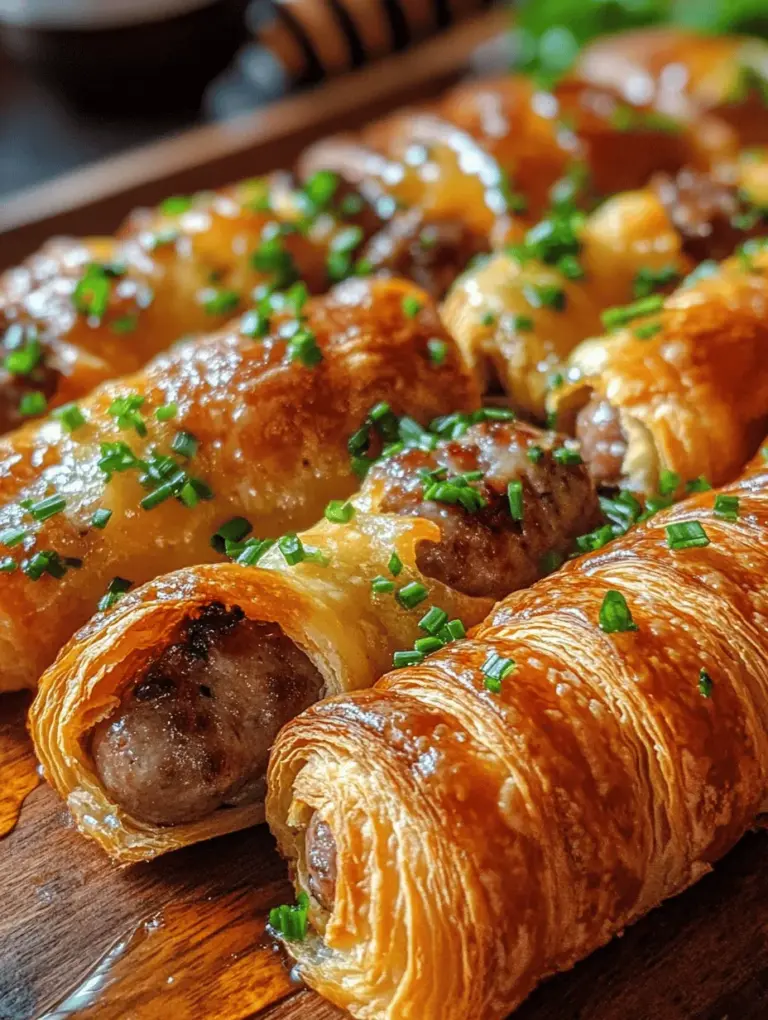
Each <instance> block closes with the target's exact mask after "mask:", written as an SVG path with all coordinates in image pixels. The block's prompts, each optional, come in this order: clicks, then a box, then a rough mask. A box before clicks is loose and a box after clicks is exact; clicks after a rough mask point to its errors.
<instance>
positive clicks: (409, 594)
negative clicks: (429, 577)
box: [395, 581, 429, 609]
mask: <svg viewBox="0 0 768 1020" xmlns="http://www.w3.org/2000/svg"><path fill="white" fill-rule="evenodd" d="M428 594H429V592H428V591H427V589H426V588H425V587H424V585H423V584H421V583H420V582H419V581H410V582H409V583H408V584H406V585H403V587H402V588H400V589H399V590H398V592H397V594H396V595H395V598H396V599H397V601H398V602H399V603H400V605H401V606H402V607H403V608H404V609H414V608H415V607H416V606H418V605H419V603H420V602H423V601H424V599H425V598H426V597H427V595H428Z"/></svg>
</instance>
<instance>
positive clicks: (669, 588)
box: [267, 465, 768, 1020]
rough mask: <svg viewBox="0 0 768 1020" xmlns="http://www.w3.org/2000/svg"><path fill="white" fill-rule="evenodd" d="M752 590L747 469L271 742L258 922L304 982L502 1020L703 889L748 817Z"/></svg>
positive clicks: (753, 690) (398, 1016) (372, 1006)
mask: <svg viewBox="0 0 768 1020" xmlns="http://www.w3.org/2000/svg"><path fill="white" fill-rule="evenodd" d="M767 577H768V471H767V470H766V469H765V465H762V466H761V468H759V469H758V470H756V471H754V472H753V473H751V474H750V475H748V476H745V477H744V478H742V479H741V480H740V481H739V482H738V483H736V484H734V485H732V486H731V487H730V488H728V489H725V490H722V491H720V492H706V493H702V494H700V495H698V496H696V497H693V498H691V499H689V500H687V501H684V502H682V503H678V504H677V505H676V506H674V507H672V508H670V509H668V510H663V511H661V512H660V513H658V514H657V515H656V516H654V517H652V518H651V519H650V520H649V521H648V522H647V523H645V524H642V525H640V526H639V527H637V528H635V529H634V530H633V531H631V532H630V533H629V534H628V535H626V536H625V537H624V538H621V539H618V540H617V541H616V542H615V543H614V544H613V545H612V546H611V547H609V548H608V549H607V550H604V551H602V552H600V553H595V554H592V555H589V556H587V557H585V558H583V559H581V560H578V561H574V562H573V563H571V564H569V565H568V566H566V567H565V568H564V569H563V570H562V571H560V572H558V573H557V574H554V575H553V576H552V577H551V578H547V579H546V580H543V581H541V582H540V583H539V584H537V585H534V586H533V587H532V588H530V589H528V590H526V591H523V592H519V593H517V594H515V595H511V596H510V597H508V598H507V599H505V600H504V601H503V602H501V603H500V604H499V605H498V606H497V607H496V608H495V609H494V610H493V612H492V613H491V614H490V616H489V617H488V618H487V619H486V620H485V621H484V623H482V624H481V625H480V626H479V627H478V628H477V629H476V630H475V631H474V632H473V633H472V634H471V635H470V639H469V640H466V641H459V642H456V643H455V644H451V645H448V646H447V647H445V648H444V649H442V650H440V651H438V652H436V653H435V654H434V655H432V656H430V657H429V658H427V659H426V660H425V661H424V662H423V663H421V664H419V665H416V666H414V667H411V668H407V669H403V670H400V671H397V672H394V673H391V674H390V675H388V676H387V677H385V678H384V679H383V680H382V681H381V682H380V683H378V684H377V685H376V686H375V687H374V688H373V689H372V690H370V691H361V692H357V693H356V694H352V695H345V696H341V697H337V698H333V699H331V700H329V701H326V702H323V703H320V704H319V705H317V706H315V707H313V708H310V709H309V710H308V711H307V712H305V713H304V714H303V715H301V716H299V717H298V718H297V719H295V720H294V721H293V722H291V723H289V724H288V726H287V727H286V728H285V729H284V730H283V731H282V733H281V735H280V736H279V737H278V739H277V741H276V743H275V746H274V748H273V752H272V757H271V763H270V767H269V773H268V789H269V792H268V797H267V819H268V821H269V823H270V825H271V827H272V830H273V832H274V834H275V836H276V837H277V840H278V845H279V848H280V850H281V851H282V853H283V854H284V855H285V856H286V857H287V858H288V860H289V862H290V865H291V867H292V870H293V873H294V875H295V881H296V886H297V889H298V890H299V892H300V897H299V904H298V906H296V907H294V908H289V907H284V908H281V909H280V910H276V911H275V912H274V913H273V915H272V921H273V924H274V925H275V926H276V927H277V928H278V929H279V930H281V931H282V932H283V933H284V934H286V935H287V936H288V938H289V943H288V944H289V948H290V950H291V952H292V953H293V955H294V956H295V957H296V959H297V960H298V963H299V970H300V974H301V977H302V978H303V980H304V981H306V982H307V983H308V984H309V985H310V986H311V987H313V988H315V989H316V990H317V991H319V992H321V993H322V994H323V995H325V996H326V997H328V998H329V999H331V1000H332V1001H333V1002H334V1003H336V1004H338V1005H340V1006H342V1007H344V1008H346V1009H348V1010H349V1011H350V1012H351V1013H352V1015H353V1016H356V1017H361V1018H366V1020H374V1018H375V1020H481V1018H482V1020H501V1018H502V1017H505V1016H507V1015H508V1014H509V1013H510V1012H511V1011H512V1010H513V1009H514V1008H515V1007H516V1006H517V1005H518V1004H519V1003H520V1002H521V1001H522V1000H523V999H524V998H525V996H526V995H528V994H529V992H530V991H531V990H532V989H533V988H534V986H535V985H536V984H537V983H538V982H539V981H541V980H542V979H543V978H544V977H546V976H547V975H549V974H553V973H554V972H556V971H561V970H565V969H567V968H569V967H571V966H572V965H573V964H574V963H576V961H577V960H579V959H581V958H582V957H584V956H586V955H587V954H588V953H591V952H592V951H593V950H595V949H596V948H597V947H598V946H600V945H602V944H603V943H605V942H607V941H608V940H609V939H610V938H611V937H612V936H614V935H616V934H618V933H620V932H621V931H622V929H624V928H625V927H626V926H627V925H628V924H631V923H632V922H633V921H635V920H636V919H638V918H639V917H641V916H642V915H643V914H645V913H647V912H648V911H649V910H650V909H651V908H653V907H655V906H656V905H657V904H658V903H660V902H661V901H662V900H663V899H665V898H666V897H668V896H671V895H674V894H675V893H679V892H681V891H682V890H683V889H685V888H686V887H687V886H688V885H690V884H692V883H693V882H695V881H696V880H697V879H698V878H700V877H701V876H702V875H704V874H706V873H707V872H708V871H709V870H710V869H711V867H712V865H713V863H714V862H715V861H716V860H717V859H718V858H720V857H721V856H722V855H723V854H724V853H726V852H727V851H728V850H729V849H730V847H732V846H733V844H734V843H735V842H736V841H737V840H738V839H739V838H740V837H741V836H742V835H743V834H744V832H745V831H746V830H747V829H748V828H749V827H750V826H751V825H752V824H753V822H754V821H755V819H756V817H757V815H758V813H759V812H760V811H761V810H762V809H763V808H764V805H765V801H766V797H767V796H768V645H767V644H766V628H765V621H766V617H767V616H768V583H767V582H766V578H767Z"/></svg>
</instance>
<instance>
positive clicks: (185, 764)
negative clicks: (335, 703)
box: [91, 604, 322, 825]
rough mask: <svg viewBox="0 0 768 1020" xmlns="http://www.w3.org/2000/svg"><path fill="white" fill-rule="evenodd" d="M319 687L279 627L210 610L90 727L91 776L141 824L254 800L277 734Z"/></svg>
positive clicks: (317, 677) (314, 696)
mask: <svg viewBox="0 0 768 1020" xmlns="http://www.w3.org/2000/svg"><path fill="white" fill-rule="evenodd" d="M321 686H322V681H321V678H320V675H319V673H318V672H317V670H316V669H315V668H314V666H313V665H312V664H311V663H310V661H309V659H308V658H307V657H306V656H305V655H304V654H303V653H302V652H300V651H299V650H298V648H296V646H295V645H294V644H293V643H292V642H291V641H289V640H288V639H287V638H286V637H285V635H284V634H282V632H281V631H280V630H279V628H278V627H276V626H274V625H273V624H266V623H261V622H254V621H249V620H245V619H244V615H243V613H242V611H240V610H237V609H235V610H225V609H224V607H223V606H222V605H220V604H219V605H217V604H213V605H210V606H208V607H207V608H206V609H205V610H204V611H203V613H202V614H201V615H200V616H199V617H197V618H196V619H193V620H189V621H188V623H187V625H186V628H185V632H184V633H183V634H181V635H180V639H179V641H178V642H177V643H175V644H172V645H170V646H169V647H167V648H166V649H165V650H164V651H163V653H162V654H161V655H160V656H159V658H158V659H157V660H156V661H155V662H154V663H152V664H151V665H150V666H149V667H148V669H147V670H146V671H145V672H144V674H143V676H141V678H139V680H138V682H137V683H136V685H135V686H134V687H133V688H132V689H131V690H130V691H129V692H128V694H127V695H126V696H125V697H124V699H123V702H122V704H121V705H120V706H119V708H118V709H117V710H116V712H115V713H114V715H113V716H111V717H110V718H109V719H106V720H105V721H104V722H102V723H100V724H99V726H98V727H97V728H96V729H95V730H94V733H93V738H92V743H91V751H92V754H93V759H94V762H95V764H96V770H97V772H98V774H99V776H100V777H101V779H102V781H103V783H104V785H105V786H106V787H107V789H108V790H109V791H110V793H111V794H112V795H113V796H114V797H115V798H116V800H118V802H119V803H120V804H121V805H122V806H123V807H125V808H126V809H127V810H128V811H130V812H131V814H132V815H134V816H135V817H137V818H139V819H141V820H143V821H147V822H154V823H159V824H164V825H173V824H178V823H180V822H186V821H192V820H194V819H197V818H201V817H204V816H205V815H207V814H209V813H210V812H211V811H214V810H215V809H216V808H218V807H220V806H222V805H225V804H242V803H246V802H248V801H251V800H254V799H259V798H261V797H263V795H264V773H265V771H266V767H267V756H268V753H269V748H270V746H271V744H272V741H273V740H274V738H275V737H276V736H277V732H278V730H279V729H280V727H281V726H282V725H283V723H285V722H287V720H288V719H290V718H292V717H293V716H295V715H297V714H298V713H299V712H300V711H302V710H303V709H304V708H306V707H307V706H308V705H310V704H312V703H313V702H314V701H316V700H317V698H318V697H319V695H320V689H321Z"/></svg>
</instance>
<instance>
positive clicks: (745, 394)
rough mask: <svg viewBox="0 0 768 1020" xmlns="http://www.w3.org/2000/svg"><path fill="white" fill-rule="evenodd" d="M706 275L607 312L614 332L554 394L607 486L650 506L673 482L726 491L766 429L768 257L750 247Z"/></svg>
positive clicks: (586, 346)
mask: <svg viewBox="0 0 768 1020" xmlns="http://www.w3.org/2000/svg"><path fill="white" fill-rule="evenodd" d="M703 270H704V271H703V272H701V271H700V278H699V279H698V280H695V281H694V282H692V283H690V284H687V285H684V286H682V287H680V288H679V289H678V290H676V291H675V293H674V294H672V295H671V296H669V297H668V298H666V299H664V298H663V297H662V296H660V295H656V296H651V297H649V298H645V299H642V300H641V301H639V302H637V303H635V304H634V305H628V306H626V307H624V308H617V309H611V310H609V311H608V312H607V313H606V319H605V321H606V324H607V325H609V326H613V327H614V331H613V332H609V333H607V334H606V335H605V336H603V337H601V338H599V339H595V340H587V341H586V342H585V343H583V344H580V345H579V346H578V347H577V348H576V349H575V351H574V352H573V354H572V355H571V357H570V359H569V362H568V367H567V369H566V370H565V371H564V382H563V385H562V386H560V387H558V388H557V389H556V390H553V391H552V392H551V393H550V394H549V398H548V400H549V404H548V406H549V409H550V411H551V412H552V414H553V415H555V416H556V417H557V421H558V423H559V425H560V427H561V428H564V429H565V430H566V431H570V432H573V433H574V434H575V435H576V437H577V438H578V439H580V441H581V450H582V455H583V456H584V458H585V460H586V461H587V463H588V464H589V466H590V470H591V471H592V474H593V477H594V478H595V479H596V481H598V482H600V483H602V484H605V485H621V486H623V487H625V488H629V489H634V490H638V491H641V492H645V493H648V494H650V493H653V492H655V491H657V487H658V483H659V478H660V476H661V474H662V472H664V471H668V472H674V473H675V474H677V475H678V476H679V478H680V480H682V481H690V480H692V479H695V478H698V477H699V476H701V475H703V476H704V477H706V478H707V479H708V480H709V482H710V483H711V484H713V485H720V484H722V483H723V482H725V481H728V480H729V479H731V478H733V477H734V476H735V475H736V474H737V472H738V471H739V470H740V469H741V467H742V465H743V464H744V463H745V462H746V460H747V459H748V458H749V457H750V456H751V455H752V453H753V452H754V451H755V449H756V448H757V445H758V443H759V442H760V440H761V439H762V437H763V435H764V434H765V432H766V430H767V429H768V360H766V353H767V352H768V277H766V273H767V272H768V251H766V250H765V249H764V247H763V242H760V241H751V242H747V244H746V245H745V247H744V248H743V249H742V251H741V253H740V255H739V256H738V257H734V258H732V259H728V260H726V261H725V262H724V263H722V264H721V266H720V267H717V266H714V265H713V266H711V267H710V266H704V267H703ZM710 274H711V275H710ZM694 275H695V274H694Z"/></svg>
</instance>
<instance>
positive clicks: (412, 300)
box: [403, 294, 424, 319]
mask: <svg viewBox="0 0 768 1020" xmlns="http://www.w3.org/2000/svg"><path fill="white" fill-rule="evenodd" d="M423 307H424V305H423V303H422V302H421V301H419V299H418V298H417V297H416V296H415V295H413V294H406V296H405V297H404V298H403V312H404V313H405V315H406V316H407V317H408V318H409V319H415V318H416V316H417V315H418V314H419V312H420V311H421V309H422V308H423Z"/></svg>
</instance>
